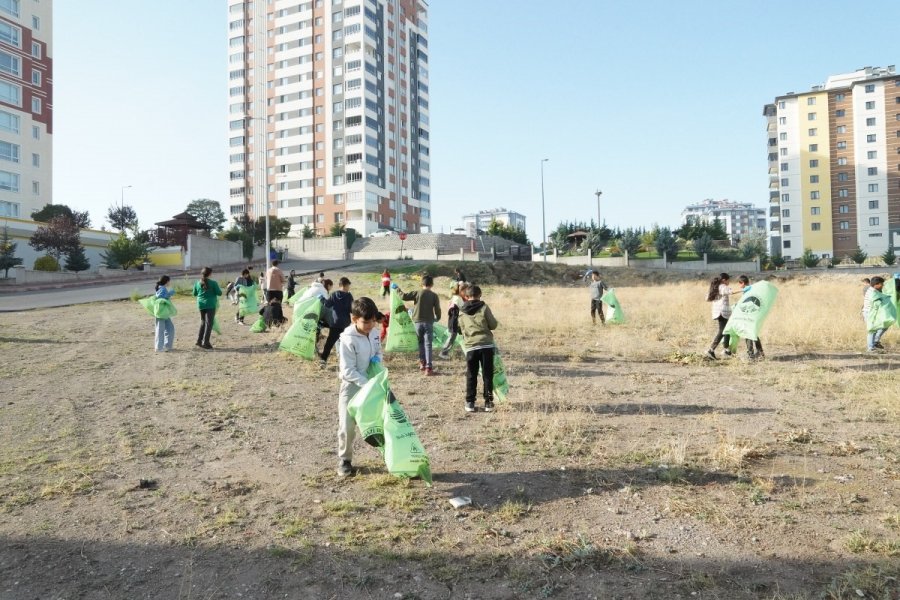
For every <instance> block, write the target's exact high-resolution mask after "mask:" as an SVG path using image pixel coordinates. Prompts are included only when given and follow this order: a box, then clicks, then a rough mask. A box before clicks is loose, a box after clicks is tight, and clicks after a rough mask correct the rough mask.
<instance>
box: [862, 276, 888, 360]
mask: <svg viewBox="0 0 900 600" xmlns="http://www.w3.org/2000/svg"><path fill="white" fill-rule="evenodd" d="M883 288H884V278H883V277H877V276H876V277H873V278H872V281H871V287H869V289H867V290H866V296H865V298H864V299H863V319H864V320H865V321H866V323H867V324H868V322H869V311H871V310H873V309H874V308H875V306H874V304H875V302H880V301H881V300H880V299H878V296H879V295H881V293H882V292H881V290H882V289H883ZM885 331H886V329H884V328H881V329H876V330H875V331H869V332H868V336H867V338H866V349H867V350H868V351H869V352H879V351H881V350H884V346H882V345H881V336H883V335H884V332H885Z"/></svg>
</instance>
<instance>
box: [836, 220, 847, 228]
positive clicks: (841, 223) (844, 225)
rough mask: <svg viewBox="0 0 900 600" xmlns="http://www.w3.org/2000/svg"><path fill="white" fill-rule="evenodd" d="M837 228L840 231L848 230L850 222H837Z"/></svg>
mask: <svg viewBox="0 0 900 600" xmlns="http://www.w3.org/2000/svg"><path fill="white" fill-rule="evenodd" d="M838 227H839V228H841V229H850V221H839V222H838Z"/></svg>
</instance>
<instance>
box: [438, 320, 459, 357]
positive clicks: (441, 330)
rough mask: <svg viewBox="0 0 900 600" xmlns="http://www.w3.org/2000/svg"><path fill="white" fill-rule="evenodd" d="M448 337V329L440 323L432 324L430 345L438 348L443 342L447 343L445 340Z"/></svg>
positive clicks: (440, 347)
mask: <svg viewBox="0 0 900 600" xmlns="http://www.w3.org/2000/svg"><path fill="white" fill-rule="evenodd" d="M457 337H458V336H457ZM449 339H450V330H449V329H447V328H446V327H444V326H443V325H441V324H440V323H435V324H434V335H433V336H432V338H431V347H432V348H434V349H436V350H440V349H442V348H443V347H444V344H446V343H447V340H449Z"/></svg>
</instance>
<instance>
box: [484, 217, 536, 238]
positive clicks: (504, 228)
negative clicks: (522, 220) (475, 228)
mask: <svg viewBox="0 0 900 600" xmlns="http://www.w3.org/2000/svg"><path fill="white" fill-rule="evenodd" d="M485 233H486V234H488V235H495V236H497V237H502V238H503V239H505V240H510V241H513V242H517V243H519V244H529V243H530V242H529V241H528V236H527V235H526V234H525V232H524V231H522V230H521V229H519V228H518V227H513V226H511V225H507V224H506V223H501V222H500V221H498V220H497V219H491V223H490V225H488V228H487V231H485Z"/></svg>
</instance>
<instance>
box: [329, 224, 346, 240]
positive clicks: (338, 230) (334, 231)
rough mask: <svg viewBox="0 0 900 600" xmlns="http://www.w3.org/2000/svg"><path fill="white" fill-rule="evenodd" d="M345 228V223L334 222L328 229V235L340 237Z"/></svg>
mask: <svg viewBox="0 0 900 600" xmlns="http://www.w3.org/2000/svg"><path fill="white" fill-rule="evenodd" d="M344 228H345V226H344V224H343V223H333V224H332V225H331V228H330V229H329V230H328V235H330V236H331V237H340V235H341V234H342V233H344Z"/></svg>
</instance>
